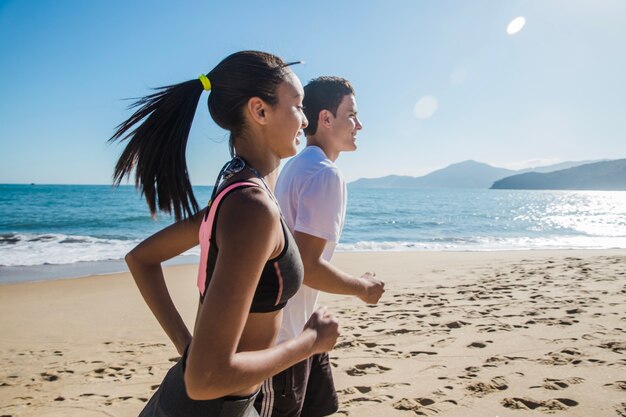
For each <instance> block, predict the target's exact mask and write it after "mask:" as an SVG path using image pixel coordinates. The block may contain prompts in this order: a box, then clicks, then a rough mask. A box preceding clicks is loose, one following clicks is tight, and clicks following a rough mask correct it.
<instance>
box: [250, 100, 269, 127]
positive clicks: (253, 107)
mask: <svg viewBox="0 0 626 417" xmlns="http://www.w3.org/2000/svg"><path fill="white" fill-rule="evenodd" d="M246 110H247V112H248V115H249V116H250V118H251V119H252V120H254V121H255V122H257V123H258V124H260V125H266V124H267V110H268V105H267V103H266V102H265V101H263V100H262V99H260V98H259V97H252V98H251V99H250V100H248V105H247V106H246Z"/></svg>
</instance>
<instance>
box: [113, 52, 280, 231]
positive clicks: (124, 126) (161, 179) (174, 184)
mask: <svg viewBox="0 0 626 417" xmlns="http://www.w3.org/2000/svg"><path fill="white" fill-rule="evenodd" d="M287 65H289V64H285V63H284V62H283V60H282V59H280V58H279V57H277V56H275V55H272V54H268V53H265V52H258V51H242V52H237V53H234V54H232V55H230V56H228V57H226V58H225V59H224V60H223V61H222V62H220V63H219V64H218V65H217V66H216V67H215V68H214V69H213V70H211V71H210V72H209V73H208V74H207V75H206V76H207V78H208V79H209V80H210V83H211V92H210V94H209V98H208V107H209V112H210V114H211V117H212V118H213V120H214V121H215V122H216V123H217V124H218V125H219V126H220V127H222V128H223V129H226V130H228V131H230V141H229V148H230V151H231V155H232V154H233V153H234V140H235V138H236V137H237V136H239V135H240V134H241V133H242V132H243V130H244V129H245V124H244V107H245V105H246V103H247V102H248V100H249V99H250V98H252V97H259V98H261V99H262V100H264V101H265V102H267V103H268V104H270V105H273V104H276V102H277V101H278V99H277V97H276V89H277V87H278V85H279V84H280V83H281V82H282V81H283V80H284V79H285V75H286V70H285V67H286V66H287ZM203 90H204V86H203V83H202V82H201V81H200V80H199V79H194V80H190V81H185V82H182V83H180V84H174V85H170V86H166V87H160V88H157V89H156V92H155V93H153V94H151V95H148V96H146V97H143V98H140V99H139V100H137V101H136V102H135V103H134V104H132V105H131V106H130V108H138V109H137V110H136V111H135V113H133V115H132V116H131V117H130V118H129V119H128V120H126V121H125V122H123V123H121V124H120V125H119V126H117V128H116V131H115V133H114V134H113V136H112V137H111V139H109V141H116V140H119V141H124V140H126V141H128V142H127V144H126V147H125V148H124V151H123V152H122V154H121V156H120V158H119V160H118V161H117V164H116V165H115V170H114V173H113V183H114V184H115V185H119V184H120V182H121V181H122V180H123V179H124V177H128V176H130V173H131V172H132V170H133V169H134V170H135V186H136V187H137V188H138V189H139V190H140V191H141V192H142V194H143V195H144V196H145V198H146V202H147V203H148V207H149V208H150V213H151V214H152V215H155V214H156V213H157V211H163V212H166V213H173V214H174V217H175V218H176V220H179V219H182V218H187V217H190V216H192V215H193V214H194V213H196V212H198V210H199V209H200V208H199V206H198V202H197V200H196V198H195V197H194V194H193V190H192V187H191V181H190V179H189V172H188V171H187V161H186V156H185V153H186V149H187V140H188V138H189V131H190V130H191V123H192V122H193V117H194V114H195V112H196V108H197V106H198V101H199V99H200V95H201V94H202V91H203Z"/></svg>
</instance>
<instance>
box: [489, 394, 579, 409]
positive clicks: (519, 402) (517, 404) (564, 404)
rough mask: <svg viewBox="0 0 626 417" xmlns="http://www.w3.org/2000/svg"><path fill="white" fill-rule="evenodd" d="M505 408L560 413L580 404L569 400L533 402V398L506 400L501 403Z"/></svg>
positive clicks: (558, 399)
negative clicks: (559, 411)
mask: <svg viewBox="0 0 626 417" xmlns="http://www.w3.org/2000/svg"><path fill="white" fill-rule="evenodd" d="M501 404H502V406H503V407H504V408H510V409H512V410H538V411H558V410H567V409H568V408H570V407H575V406H577V405H578V402H576V401H574V400H571V399H569V398H555V399H551V400H546V401H540V400H533V399H531V398H526V397H525V398H505V399H503V400H502V402H501Z"/></svg>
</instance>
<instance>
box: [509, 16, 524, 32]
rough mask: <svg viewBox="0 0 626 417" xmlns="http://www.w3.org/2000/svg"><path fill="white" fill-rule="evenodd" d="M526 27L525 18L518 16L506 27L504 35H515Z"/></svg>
mask: <svg viewBox="0 0 626 417" xmlns="http://www.w3.org/2000/svg"><path fill="white" fill-rule="evenodd" d="M525 25H526V18H524V17H523V16H518V17H516V18H515V19H513V20H511V23H509V25H508V26H507V27H506V33H508V34H509V35H515V34H516V33H517V32H519V31H520V30H522V29H523V28H524V26H525Z"/></svg>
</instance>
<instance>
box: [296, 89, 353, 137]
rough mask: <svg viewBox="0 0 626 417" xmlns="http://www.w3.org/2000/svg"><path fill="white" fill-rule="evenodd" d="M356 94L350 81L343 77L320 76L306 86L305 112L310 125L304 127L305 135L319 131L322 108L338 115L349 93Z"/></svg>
mask: <svg viewBox="0 0 626 417" xmlns="http://www.w3.org/2000/svg"><path fill="white" fill-rule="evenodd" d="M350 94H354V89H353V88H352V85H351V84H350V81H348V80H346V79H345V78H341V77H318V78H315V79H313V80H311V81H310V82H309V83H308V84H307V85H306V86H305V87H304V101H303V105H304V114H305V115H306V118H307V119H308V120H309V125H308V126H307V127H306V128H305V129H304V134H305V135H307V136H308V135H314V134H315V133H316V132H317V119H318V118H319V115H320V112H321V111H322V110H328V111H330V112H331V113H332V114H333V116H337V108H338V107H339V104H340V103H341V100H343V98H344V97H345V96H347V95H350Z"/></svg>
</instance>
